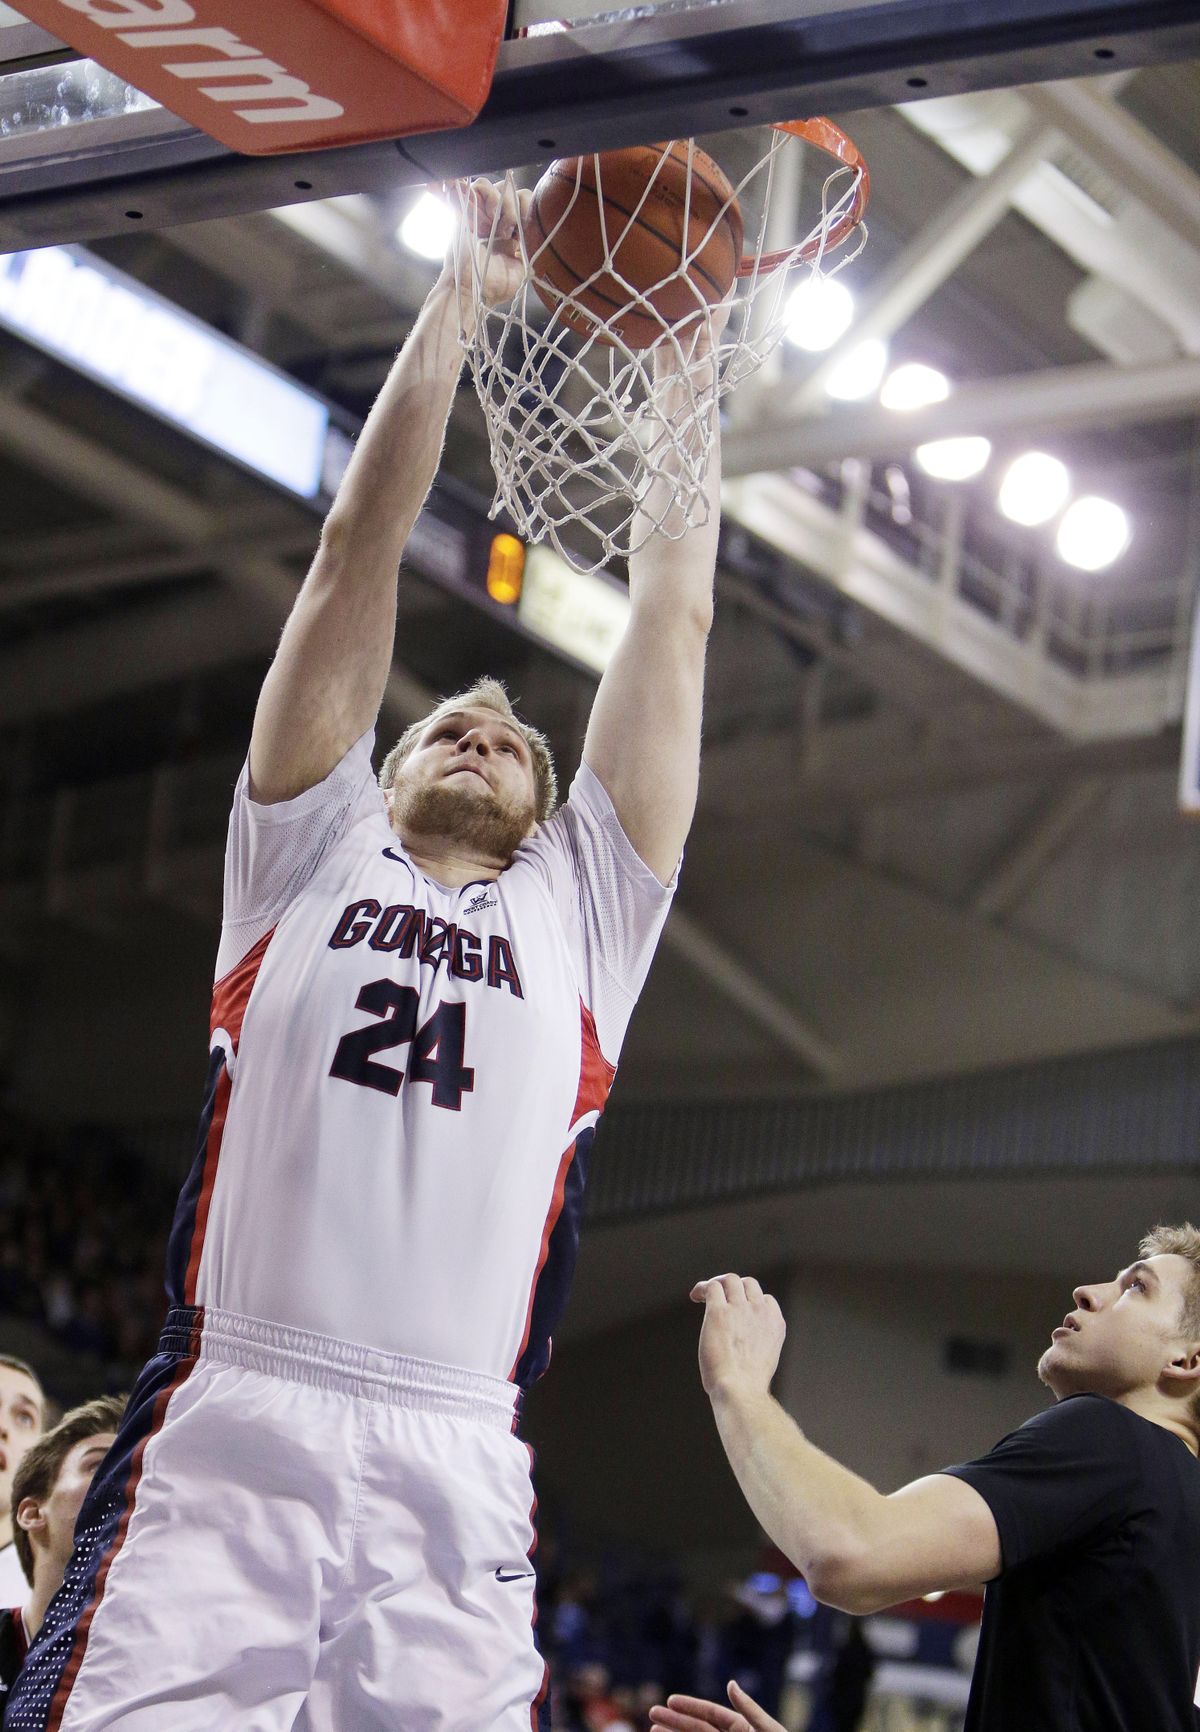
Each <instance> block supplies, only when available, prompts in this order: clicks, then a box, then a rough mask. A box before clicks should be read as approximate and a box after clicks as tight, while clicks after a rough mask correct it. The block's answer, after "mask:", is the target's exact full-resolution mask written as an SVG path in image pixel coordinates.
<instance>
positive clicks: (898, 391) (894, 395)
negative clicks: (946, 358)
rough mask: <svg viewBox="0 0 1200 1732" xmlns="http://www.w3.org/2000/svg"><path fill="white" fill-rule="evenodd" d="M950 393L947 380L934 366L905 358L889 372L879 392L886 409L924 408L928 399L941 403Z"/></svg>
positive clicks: (928, 401)
mask: <svg viewBox="0 0 1200 1732" xmlns="http://www.w3.org/2000/svg"><path fill="white" fill-rule="evenodd" d="M949 395H950V381H949V379H947V377H946V375H945V374H944V373H940V372H939V371H938V369H937V368H936V367H927V366H926V364H925V362H924V361H905V362H904V364H903V365H902V366H900V367H897V368H896V369H895V371H894V372H891V373H889V374H888V376H887V378H886V379H885V380H884V382H883V388H882V390H881V391H880V393H879V401H880V402H881V403H882V404H883V407H884V408H885V409H899V410H902V411H903V410H905V409H924V408H925V407H926V406H927V405H928V404H930V403H944V402H945V400H946V398H947V397H948V396H949Z"/></svg>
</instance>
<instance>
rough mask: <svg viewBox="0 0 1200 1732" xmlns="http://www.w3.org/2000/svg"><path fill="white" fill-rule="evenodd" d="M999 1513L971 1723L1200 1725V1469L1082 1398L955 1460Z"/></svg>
mask: <svg viewBox="0 0 1200 1732" xmlns="http://www.w3.org/2000/svg"><path fill="white" fill-rule="evenodd" d="M947 1472H949V1473H952V1474H954V1475H955V1476H956V1477H957V1478H959V1479H962V1480H965V1481H966V1483H967V1484H968V1485H970V1486H973V1487H974V1488H975V1490H976V1491H977V1492H979V1494H980V1495H981V1496H982V1497H983V1498H984V1499H985V1501H986V1502H987V1504H988V1506H989V1508H990V1509H991V1511H992V1514H993V1515H994V1516H995V1518H996V1527H997V1529H998V1530H999V1534H1000V1555H1001V1560H1002V1562H1001V1571H1000V1574H999V1576H997V1578H996V1580H995V1581H993V1582H991V1583H989V1585H988V1589H987V1594H986V1597H985V1600H984V1612H983V1628H982V1631H981V1634H980V1646H979V1658H978V1661H977V1663H976V1667H975V1677H974V1680H973V1683H972V1686H971V1699H970V1704H969V1707H968V1709H967V1719H966V1726H965V1729H964V1732H1149V1729H1151V1728H1152V1729H1153V1732H1200V1711H1198V1710H1197V1707H1196V1694H1197V1687H1198V1674H1200V1567H1198V1565H1197V1559H1200V1463H1198V1462H1197V1460H1196V1458H1195V1456H1193V1455H1192V1452H1191V1451H1190V1450H1189V1449H1188V1447H1187V1445H1186V1444H1185V1443H1184V1442H1183V1441H1182V1440H1181V1439H1180V1438H1179V1437H1177V1436H1176V1435H1175V1434H1174V1433H1173V1432H1170V1431H1168V1430H1166V1428H1165V1427H1163V1426H1161V1425H1155V1424H1153V1423H1152V1422H1151V1421H1150V1420H1147V1419H1143V1418H1141V1417H1140V1415H1138V1414H1136V1413H1132V1412H1131V1411H1130V1410H1129V1408H1127V1407H1122V1406H1121V1405H1120V1404H1119V1403H1118V1402H1115V1401H1109V1400H1108V1399H1107V1398H1106V1397H1105V1396H1102V1395H1073V1396H1069V1397H1068V1398H1067V1399H1066V1400H1065V1401H1061V1402H1059V1403H1058V1404H1057V1406H1055V1407H1052V1408H1050V1409H1049V1410H1048V1411H1047V1412H1045V1413H1039V1414H1038V1415H1037V1416H1036V1417H1035V1418H1033V1419H1031V1420H1028V1421H1027V1422H1026V1424H1024V1425H1023V1426H1021V1428H1020V1429H1019V1430H1018V1431H1014V1432H1012V1433H1010V1434H1009V1436H1008V1437H1006V1438H1003V1439H1002V1440H1001V1442H1000V1443H998V1444H997V1445H996V1447H995V1449H993V1450H992V1451H991V1453H990V1454H989V1455H986V1456H984V1457H983V1458H982V1459H981V1460H979V1461H973V1462H968V1463H966V1464H965V1465H964V1466H962V1467H953V1468H949V1469H947Z"/></svg>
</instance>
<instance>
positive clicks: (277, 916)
mask: <svg viewBox="0 0 1200 1732" xmlns="http://www.w3.org/2000/svg"><path fill="white" fill-rule="evenodd" d="M372 745H373V735H370V734H368V735H364V737H363V738H362V739H361V740H359V741H358V742H357V744H356V745H354V746H353V747H352V748H351V749H350V751H349V752H348V753H347V754H346V756H345V758H344V759H343V760H342V762H341V763H340V764H339V765H338V766H337V767H336V768H335V769H334V770H333V771H332V772H331V773H330V774H329V776H327V777H326V779H325V780H324V781H323V782H321V783H320V784H318V786H316V787H314V788H310V789H309V790H308V791H307V792H306V793H304V794H301V795H300V796H299V797H298V798H297V799H295V800H288V801H284V802H282V803H280V804H278V805H272V806H263V805H259V804H257V803H256V802H255V801H253V800H252V799H251V798H250V796H249V783H248V772H247V771H246V770H243V772H242V776H241V779H240V781H239V784H238V788H237V792H236V795H235V799H234V807H233V813H232V817H231V821H230V830H229V844H228V851H227V856H226V878H225V912H224V923H223V927H222V935H221V946H220V950H219V953H218V959H217V983H216V988H215V992H214V997H213V1012H212V1034H211V1048H210V1064H209V1077H208V1088H207V1091H206V1097H205V1109H204V1117H203V1123H202V1129H201V1137H200V1142H199V1146H198V1149H197V1159H196V1163H195V1165H194V1167H193V1170H192V1174H191V1177H190V1178H189V1180H188V1183H187V1185H186V1186H185V1189H184V1193H183V1196H182V1197H181V1199H180V1207H179V1211H178V1214H177V1216H176V1220H175V1226H174V1229H173V1232H172V1237H171V1257H170V1268H169V1287H170V1293H171V1299H172V1302H173V1303H175V1304H182V1305H200V1306H205V1305H211V1306H213V1307H216V1308H219V1309H220V1310H222V1311H226V1312H236V1313H239V1314H242V1315H244V1316H249V1317H257V1318H263V1319H268V1320H270V1321H272V1322H275V1323H281V1324H286V1325H291V1326H293V1327H297V1328H301V1329H306V1330H311V1331H313V1332H314V1333H316V1334H318V1335H323V1336H335V1337H338V1338H340V1339H342V1340H346V1341H351V1342H355V1343H358V1344H361V1345H365V1346H370V1347H375V1348H380V1349H383V1350H385V1351H388V1352H393V1353H402V1354H407V1355H410V1356H413V1357H416V1358H421V1359H429V1360H434V1361H438V1362H440V1363H442V1364H446V1365H454V1366H460V1367H463V1368H465V1369H468V1370H474V1371H481V1372H486V1373H489V1374H490V1375H492V1376H496V1377H502V1378H507V1379H509V1380H511V1381H514V1382H517V1383H519V1384H521V1385H522V1386H523V1387H527V1386H528V1385H529V1384H530V1383H531V1382H532V1381H533V1380H534V1379H535V1378H536V1377H537V1376H539V1375H540V1373H541V1372H542V1371H543V1370H544V1369H545V1366H546V1363H547V1361H548V1358H549V1351H550V1331H551V1329H552V1327H553V1325H554V1323H555V1321H556V1320H557V1318H558V1315H559V1313H560V1312H561V1310H562V1306H563V1304H564V1302H565V1299H566V1293H567V1287H568V1284H569V1281H570V1277H571V1273H572V1270H573V1267H574V1261H575V1250H576V1245H577V1242H578V1232H579V1217H580V1211H581V1205H582V1197H583V1186H584V1181H585V1178H586V1166H587V1156H588V1151H589V1149H590V1145H591V1142H592V1138H593V1136H594V1134H595V1127H596V1122H597V1120H598V1118H599V1116H600V1112H601V1110H602V1108H603V1106H604V1102H605V1098H606V1096H607V1094H608V1090H609V1087H610V1085H611V1083H612V1078H613V1073H614V1069H615V1066H616V1061H617V1055H618V1053H619V1051H620V1048H621V1042H622V1040H623V1039H624V1036H625V1030H626V1027H627V1025H628V1022H629V1017H630V1013H631V1012H632V1009H633V1006H634V1002H635V1001H636V999H637V996H638V993H639V991H640V990H641V987H642V984H643V982H644V980H645V977H646V973H647V971H648V969H649V966H650V960H651V957H652V955H653V952H654V947H655V945H656V943H657V941H658V937H659V934H660V932H661V931H662V927H663V923H664V921H665V919H666V915H667V909H668V907H669V905H670V900H671V895H672V890H673V883H672V885H670V886H664V885H663V884H660V883H659V881H658V879H657V878H656V877H655V876H654V874H653V873H652V872H651V871H650V869H649V868H648V867H647V866H646V865H644V864H643V862H642V861H641V860H640V859H639V857H638V856H637V854H636V853H635V852H634V849H633V847H632V846H631V844H630V842H629V841H628V839H627V838H626V836H625V834H624V832H623V831H622V829H621V827H620V824H619V823H618V821H617V816H616V813H615V811H614V810H613V806H612V802H611V801H610V800H609V798H608V795H607V794H606V792H605V790H604V788H603V787H602V786H601V784H600V782H599V781H598V780H597V778H596V777H595V775H593V773H592V772H591V770H590V769H588V767H587V766H586V765H581V767H580V770H579V774H578V775H577V776H576V778H575V782H574V784H573V786H572V789H571V794H570V798H569V799H568V801H567V802H566V804H565V805H564V806H563V807H562V808H561V809H560V810H559V811H558V812H556V813H555V814H554V816H553V817H552V818H551V819H550V820H549V821H548V822H547V823H545V824H543V825H542V826H541V828H540V829H539V830H538V831H537V833H536V834H535V835H534V837H533V838H532V839H531V840H530V841H528V842H527V843H525V844H523V846H522V847H521V848H520V849H519V851H518V853H517V855H516V857H515V859H514V861H513V863H512V865H511V866H509V867H508V868H507V870H505V871H504V872H503V873H502V874H501V875H500V877H499V879H497V880H495V881H494V882H487V881H481V882H477V883H474V884H468V885H464V886H463V887H462V888H461V889H457V890H452V889H447V888H446V887H445V886H443V885H441V884H437V883H435V882H433V881H431V880H430V879H429V878H427V877H425V876H424V874H423V873H422V872H421V871H420V869H419V868H418V867H416V866H415V865H414V863H413V862H412V861H411V860H410V859H409V857H408V856H407V854H406V853H405V851H404V848H403V846H402V845H401V843H400V841H399V839H398V837H397V836H396V835H395V834H394V832H393V831H392V829H391V827H390V825H389V823H388V818H387V813H386V809H385V806H384V801H383V795H382V793H381V791H380V789H379V786H378V784H377V782H376V779H375V776H374V773H373V771H372V768H371V748H372Z"/></svg>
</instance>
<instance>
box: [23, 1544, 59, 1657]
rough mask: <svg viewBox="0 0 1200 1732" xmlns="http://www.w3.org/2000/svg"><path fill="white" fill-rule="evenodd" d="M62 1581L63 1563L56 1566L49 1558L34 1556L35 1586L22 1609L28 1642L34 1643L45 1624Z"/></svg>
mask: <svg viewBox="0 0 1200 1732" xmlns="http://www.w3.org/2000/svg"><path fill="white" fill-rule="evenodd" d="M62 1579H63V1568H62V1565H61V1563H59V1564H55V1563H53V1562H52V1560H51V1559H49V1558H45V1557H41V1556H39V1555H38V1554H37V1553H35V1554H34V1559H33V1586H32V1588H31V1589H30V1590H29V1598H28V1599H27V1600H26V1602H25V1604H24V1605H23V1606H22V1607H21V1620H22V1622H23V1623H24V1625H25V1635H26V1639H27V1640H28V1641H30V1642H32V1641H33V1638H34V1637H35V1636H36V1635H37V1633H38V1631H39V1630H40V1629H41V1627H42V1624H43V1623H44V1622H45V1618H46V1609H47V1607H48V1606H49V1604H50V1602H51V1600H52V1599H53V1598H54V1596H55V1594H56V1593H57V1592H58V1590H59V1588H60V1587H61V1586H62Z"/></svg>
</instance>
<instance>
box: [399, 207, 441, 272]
mask: <svg viewBox="0 0 1200 1732" xmlns="http://www.w3.org/2000/svg"><path fill="white" fill-rule="evenodd" d="M396 232H397V234H398V235H399V237H400V242H401V245H402V246H405V247H407V248H408V250H409V252H410V253H416V255H417V257H418V258H419V259H430V260H433V261H435V262H440V261H441V260H442V259H443V258H445V256H446V248H447V247H448V246H449V245H450V242H451V240H452V239H453V236H454V212H453V211H452V210H451V209H450V206H449V205H448V204H447V203H446V201H445V199H441V198H438V196H437V194H436V193H432V192H423V193H422V194H421V196H420V198H419V199H418V200H417V202H416V204H415V205H414V206H413V207H412V209H411V210H410V211H409V213H408V215H407V216H406V217H405V219H404V221H403V222H402V223H401V224H400V227H399V228H398V229H397V231H396Z"/></svg>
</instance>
